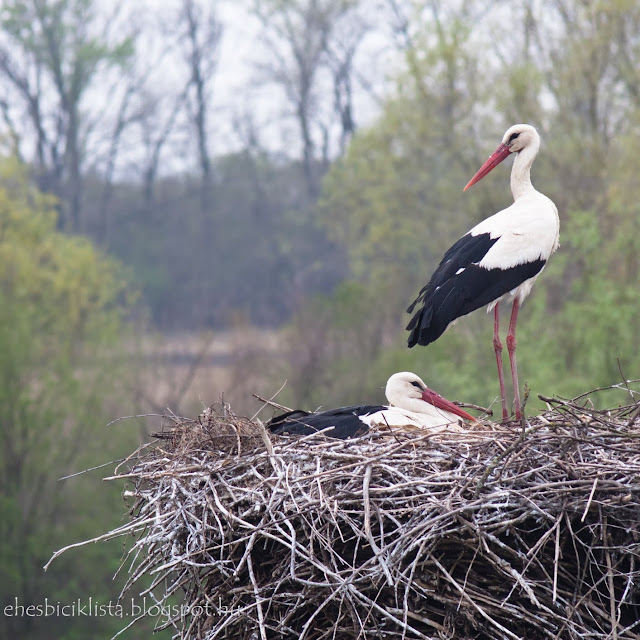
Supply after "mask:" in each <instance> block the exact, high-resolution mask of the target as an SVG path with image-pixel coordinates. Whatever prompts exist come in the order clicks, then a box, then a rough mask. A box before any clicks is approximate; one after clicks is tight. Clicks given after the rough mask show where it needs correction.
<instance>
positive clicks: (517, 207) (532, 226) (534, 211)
mask: <svg viewBox="0 0 640 640" xmlns="http://www.w3.org/2000/svg"><path fill="white" fill-rule="evenodd" d="M559 231H560V221H559V218H558V210H557V209H556V206H555V204H553V202H552V201H551V200H550V199H549V198H547V197H546V196H545V195H543V194H541V193H539V192H537V191H535V192H533V193H532V194H530V195H527V196H526V197H522V198H519V199H518V200H516V201H515V202H514V203H513V204H512V205H511V206H510V207H508V208H506V209H503V210H502V211H499V212H498V213H496V214H495V215H493V216H491V217H490V218H487V219H486V220H483V221H482V222H481V223H480V224H478V225H476V226H475V227H474V228H473V229H471V231H470V232H469V233H470V234H471V235H472V236H476V235H480V234H483V233H488V234H490V236H491V238H499V239H498V241H497V242H496V243H495V244H494V245H493V246H492V247H491V248H490V249H489V251H487V253H486V255H485V256H484V258H483V259H482V260H481V261H480V262H479V263H478V264H479V266H481V267H484V268H485V269H508V268H510V267H515V266H517V265H520V264H525V263H527V262H535V261H536V260H545V261H546V260H547V259H548V258H549V256H551V254H552V253H553V252H554V251H555V250H556V249H557V248H558V237H559Z"/></svg>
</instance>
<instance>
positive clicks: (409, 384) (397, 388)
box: [384, 371, 475, 422]
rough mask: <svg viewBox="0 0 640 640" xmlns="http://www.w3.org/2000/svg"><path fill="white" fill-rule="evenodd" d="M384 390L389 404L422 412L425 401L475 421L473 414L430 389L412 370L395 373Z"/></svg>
mask: <svg viewBox="0 0 640 640" xmlns="http://www.w3.org/2000/svg"><path fill="white" fill-rule="evenodd" d="M384 392H385V395H386V396H387V400H388V401H389V404H390V405H393V406H394V407H399V408H400V409H406V410H408V411H415V412H416V413H421V412H424V408H422V410H421V405H422V406H424V403H427V404H430V405H433V406H434V407H437V408H438V409H443V410H444V411H448V412H449V413H453V414H455V415H457V416H460V417H461V418H465V419H466V420H473V421H474V422H475V418H474V417H473V416H472V415H469V414H468V413H467V412H466V411H463V410H462V409H461V408H460V407H458V406H457V405H455V404H453V402H449V400H447V399H446V398H443V397H442V396H441V395H439V394H437V393H436V392H435V391H432V390H431V389H429V387H427V385H426V384H425V383H424V382H423V381H422V379H421V378H420V377H419V376H417V375H416V374H415V373H411V372H410V371H401V372H400V373H394V374H393V375H392V376H391V377H390V378H389V380H388V381H387V386H386V388H385V391H384Z"/></svg>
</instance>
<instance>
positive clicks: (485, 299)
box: [407, 124, 560, 419]
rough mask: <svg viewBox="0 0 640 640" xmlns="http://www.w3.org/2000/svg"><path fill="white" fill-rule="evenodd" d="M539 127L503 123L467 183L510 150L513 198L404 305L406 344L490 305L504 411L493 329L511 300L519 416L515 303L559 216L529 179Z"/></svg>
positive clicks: (426, 339) (430, 337) (552, 243)
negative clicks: (497, 138) (495, 142)
mask: <svg viewBox="0 0 640 640" xmlns="http://www.w3.org/2000/svg"><path fill="white" fill-rule="evenodd" d="M539 148H540V137H539V136H538V132H537V131H536V130H535V129H534V128H533V127H532V126H530V125H528V124H516V125H513V126H512V127H510V128H509V129H507V132H506V133H505V134H504V137H503V139H502V143H501V144H500V146H499V147H498V148H497V149H496V151H495V152H494V153H493V154H492V155H491V156H490V157H489V159H488V160H487V161H486V162H485V163H484V164H483V165H482V167H481V168H480V169H479V171H478V172H477V173H476V175H475V176H473V178H471V180H470V181H469V183H468V184H467V186H466V187H465V188H464V190H465V191H466V190H467V189H468V188H469V187H471V186H472V185H474V184H475V183H476V182H478V181H479V180H481V179H482V178H483V177H484V176H486V175H487V174H488V173H489V172H490V171H491V170H492V169H493V168H494V167H496V166H498V164H500V163H501V162H502V161H503V160H504V159H505V158H506V157H507V156H509V155H511V154H514V155H515V160H514V162H513V168H512V170H511V192H512V194H513V199H514V203H513V204H512V205H511V206H510V207H508V208H506V209H503V210H502V211H499V212H498V213H496V214H495V215H493V216H491V217H490V218H487V219H486V220H483V221H482V222H481V223H480V224H478V225H476V226H475V227H474V228H473V229H471V231H469V232H468V233H467V234H466V235H464V236H462V238H460V240H458V241H457V242H456V243H455V244H454V245H453V246H452V247H451V248H450V249H449V250H448V251H447V252H446V253H445V254H444V257H443V258H442V261H441V262H440V264H439V266H438V268H437V269H436V270H435V272H434V274H433V275H432V276H431V280H429V283H428V284H427V285H426V286H425V287H424V288H423V289H422V290H421V291H420V294H419V295H418V297H417V299H416V300H415V302H414V303H413V304H412V305H411V306H410V307H409V309H407V311H408V312H409V313H413V311H414V309H415V307H416V306H417V305H419V308H418V310H417V312H416V313H415V315H414V316H413V318H412V319H411V321H410V322H409V324H408V326H407V329H408V330H409V331H410V332H411V333H410V335H409V347H413V346H414V345H416V344H420V345H427V344H430V343H431V342H433V341H434V340H437V339H438V338H439V337H440V336H441V335H442V333H443V332H444V330H445V329H446V328H447V327H448V326H449V324H450V323H452V322H453V321H454V320H456V318H459V317H461V316H464V315H466V314H467V313H470V312H471V311H475V310H476V309H479V308H480V307H482V306H484V305H488V308H487V311H492V310H493V311H494V325H493V345H494V349H495V354H496V361H497V363H498V379H499V382H500V396H501V400H502V416H503V419H507V417H508V412H507V402H506V394H505V388H504V373H503V368H502V343H501V342H500V336H499V334H498V329H499V316H498V308H499V303H500V302H501V301H502V300H503V299H505V298H506V297H507V296H508V297H509V298H510V299H511V300H512V301H513V307H512V311H511V322H510V324H509V331H508V333H507V349H508V351H509V362H510V364H511V375H512V378H513V390H514V400H515V402H514V404H515V414H516V419H520V418H521V417H522V412H521V407H520V391H519V386H518V369H517V365H516V353H515V351H516V323H517V320H518V310H519V309H520V305H521V304H522V302H523V301H524V299H525V298H526V297H527V296H528V295H529V293H530V291H531V287H532V286H533V283H534V282H535V280H536V278H537V277H538V276H539V275H540V273H542V270H543V269H544V267H545V265H546V263H547V260H548V259H549V257H550V256H551V254H552V253H553V252H554V251H555V250H556V249H557V248H558V238H559V231H560V221H559V218H558V210H557V209H556V206H555V204H553V202H552V201H551V200H550V199H549V198H547V196H545V195H543V194H542V193H540V192H539V191H536V190H535V189H534V188H533V185H532V184H531V176H530V170H531V165H532V163H533V160H534V159H535V157H536V155H537V153H538V149H539Z"/></svg>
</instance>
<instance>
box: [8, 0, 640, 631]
mask: <svg viewBox="0 0 640 640" xmlns="http://www.w3.org/2000/svg"><path fill="white" fill-rule="evenodd" d="M134 5H135V6H134ZM0 78H1V82H0V156H1V158H0V274H1V275H0V382H1V384H0V436H1V438H2V448H1V450H0V451H1V452H0V478H1V479H2V484H1V486H2V493H1V494H0V530H1V534H2V535H0V540H1V542H0V591H1V592H2V598H1V599H0V602H1V603H2V606H3V611H4V607H5V605H6V604H7V603H8V604H12V603H13V602H14V598H16V597H17V598H18V599H19V600H20V602H21V603H22V604H25V605H27V604H29V603H35V604H40V603H43V602H44V598H45V597H46V598H48V599H49V601H53V602H62V603H69V602H72V601H75V600H76V599H77V598H80V597H82V598H88V596H92V597H93V598H94V600H97V601H100V602H108V601H110V600H111V601H114V602H115V599H116V597H117V595H118V593H119V585H120V584H121V582H120V581H119V578H116V579H115V580H114V579H113V577H114V574H115V571H116V568H117V566H118V563H119V558H120V548H119V547H118V545H115V546H113V545H111V546H101V545H97V546H91V547H88V548H85V549H82V550H77V551H75V552H73V553H71V554H67V555H65V556H62V557H61V558H60V559H58V560H56V561H55V562H54V563H53V564H52V565H51V568H50V569H49V571H48V572H47V573H46V574H44V573H43V572H42V566H43V564H44V563H45V562H46V561H47V560H48V558H49V557H50V555H51V553H52V552H53V551H54V550H56V549H57V548H59V547H61V546H64V545H65V544H68V543H71V542H75V541H78V540H82V539H86V538H90V537H93V536H95V535H98V534H99V533H101V532H102V531H104V530H106V529H107V528H111V527H113V526H117V525H118V524H119V523H120V522H121V520H122V515H121V514H122V507H121V497H120V491H121V487H111V486H104V483H102V482H101V480H100V478H101V477H102V475H105V473H104V469H102V470H98V471H96V472H92V473H89V474H84V475H81V476H79V477H75V478H71V479H68V480H63V481H59V478H62V477H63V476H66V475H68V474H72V473H74V472H77V471H80V470H82V469H85V468H89V467H92V466H95V465H99V464H101V463H104V462H108V461H109V460H117V459H119V458H122V457H125V456H126V455H128V454H129V453H130V452H131V451H132V450H133V449H134V448H135V446H137V444H139V443H140V442H144V440H145V438H146V437H147V430H148V429H150V428H155V427H157V426H158V424H159V423H158V422H155V423H154V422H150V421H147V422H145V423H143V422H139V421H136V420H129V421H122V422H118V423H115V424H113V425H110V426H108V427H107V426H106V425H107V424H108V423H109V422H110V421H111V420H113V419H115V418H117V417H119V416H125V415H135V414H146V413H155V414H162V413H163V412H164V411H165V410H166V409H167V408H170V409H171V410H172V411H174V412H175V413H176V414H187V415H193V414H194V413H196V412H198V411H199V410H200V409H201V408H202V407H203V406H205V405H208V404H210V403H212V402H214V401H217V400H219V399H220V398H221V397H222V398H224V400H225V401H227V402H230V403H231V406H232V408H233V409H234V410H235V411H236V412H237V413H243V414H246V415H249V416H251V415H253V414H254V412H255V411H257V410H258V408H259V407H260V405H259V403H258V402H257V401H255V399H253V398H252V396H251V394H252V393H254V392H255V393H258V394H260V395H262V396H267V397H270V396H271V395H273V394H274V393H275V392H276V391H278V389H280V387H281V386H282V385H283V383H285V381H286V384H285V385H284V388H283V389H282V391H281V392H280V394H279V395H278V401H279V402H281V403H283V404H287V405H290V406H300V407H302V408H307V409H313V408H316V407H318V406H325V407H328V406H334V405H337V404H341V403H347V404H352V403H358V402H378V401H382V400H383V395H382V389H383V387H384V383H385V382H386V379H387V377H388V376H389V375H390V374H391V373H393V372H395V371H399V370H404V369H408V370H412V371H415V372H416V373H419V374H420V375H422V376H423V377H424V378H425V380H426V381H427V383H428V384H430V385H431V386H432V387H433V388H435V389H437V390H438V391H440V392H441V393H443V394H445V395H447V396H449V397H450V398H452V399H458V400H463V401H467V402H475V403H479V404H482V405H484V406H488V405H493V406H494V407H495V401H496V396H497V383H496V375H495V373H494V367H495V363H494V356H493V350H492V347H491V330H492V323H491V321H490V319H489V318H487V317H486V316H485V314H484V313H482V312H478V313H477V314H473V315H472V316H470V317H468V318H465V319H463V320H462V321H460V322H459V323H458V324H457V325H456V327H455V328H454V329H453V330H451V331H448V332H447V333H446V334H445V335H444V336H443V337H442V338H441V339H440V340H438V342H436V343H435V344H433V345H430V346H429V347H428V348H422V349H421V348H417V349H412V350H408V349H407V348H406V334H405V331H404V326H405V324H406V322H407V320H408V316H407V315H406V313H405V308H406V307H407V305H408V304H409V303H410V302H411V301H412V300H413V298H414V297H415V295H416V293H417V291H418V290H419V288H420V287H421V286H422V285H423V284H424V283H425V281H426V279H427V278H428V277H429V275H430V274H431V272H432V271H433V269H434V268H435V267H436V266H437V263H438V261H439V259H440V257H441V256H442V254H443V252H444V250H445V249H446V248H447V247H448V246H450V244H451V243H452V242H454V241H455V240H456V239H457V238H458V237H460V235H462V234H463V233H464V232H466V230H468V229H469V228H470V227H471V226H473V225H474V224H476V223H477V222H479V221H480V220H481V219H483V218H485V217H487V216H488V215H491V214H492V213H494V212H496V211H498V210H499V209H501V208H503V207H505V206H507V205H508V204H509V203H510V201H511V194H510V192H509V189H508V168H504V167H501V168H500V169H498V170H497V171H495V172H494V173H493V174H492V175H491V177H490V178H488V179H486V180H484V181H483V182H481V183H480V184H479V185H478V186H476V187H474V188H473V189H472V190H471V191H470V192H467V193H462V187H463V186H464V185H465V184H466V182H467V181H468V179H469V178H470V177H471V176H472V175H473V173H474V172H475V171H476V169H477V168H478V167H479V166H480V164H481V163H482V162H483V160H484V159H485V158H486V157H487V156H488V154H489V153H490V152H491V151H493V150H494V148H495V147H496V146H497V144H498V142H499V140H500V138H501V136H502V134H503V132H504V131H505V130H506V128H507V127H508V126H510V125H511V124H513V123H516V122H528V123H531V124H534V125H535V126H536V127H537V128H538V130H539V131H540V133H541V135H542V138H543V146H542V152H541V154H540V156H539V158H538V160H537V161H536V163H535V165H534V169H533V181H534V184H535V185H536V186H537V187H538V189H540V190H541V191H542V192H544V193H545V194H547V195H548V196H549V197H550V198H552V199H553V200H554V201H555V202H556V204H557V206H558V209H559V212H560V219H561V248H560V250H559V251H558V253H557V254H556V255H555V256H554V257H553V259H552V260H551V261H550V263H549V266H548V267H547V269H546V270H545V273H544V275H543V276H542V277H541V278H540V280H539V281H538V283H537V284H536V286H535V289H534V292H533V295H532V296H531V298H530V299H529V300H528V301H527V303H526V307H525V311H524V312H523V313H522V316H521V324H520V325H519V334H518V337H519V351H518V354H519V363H520V373H521V378H522V380H523V381H524V380H526V381H527V383H528V384H529V385H530V387H531V389H532V393H531V398H530V400H529V405H528V410H529V411H535V410H536V409H538V408H539V407H540V406H541V404H540V402H539V401H538V400H537V395H538V394H546V395H560V396H573V395H576V394H578V393H581V392H584V391H587V390H589V389H592V388H595V387H598V386H601V385H610V384H613V383H618V382H621V381H622V379H623V376H626V377H627V378H640V355H639V350H638V342H639V338H640V320H639V318H640V286H639V284H640V283H639V279H640V278H639V275H640V274H639V270H640V178H639V174H640V155H639V154H638V139H639V135H640V5H639V4H638V2H636V1H635V0H606V1H604V0H601V1H598V0H580V1H577V0H509V1H507V0H493V1H492V0H468V1H465V0H457V1H453V2H448V1H447V2H445V1H444V0H442V1H439V0H234V1H231V0H218V1H217V2H214V1H212V0H166V1H165V2H162V3H158V2H149V3H147V4H145V3H125V2H122V3H117V2H109V3H103V2H97V0H5V1H4V2H3V3H2V5H1V6H0ZM505 326H506V325H505ZM261 416H262V417H265V418H267V417H269V416H268V412H266V411H265V412H263V414H261ZM112 467H113V465H111V466H109V467H106V470H107V471H106V473H110V470H111V468H112ZM128 622H129V620H128V619H125V620H124V624H127V623H128ZM124 624H123V620H121V619H114V618H109V617H104V618H95V617H84V618H83V617H73V618H63V617H53V618H38V617H33V618H30V617H27V616H22V617H11V616H6V615H3V616H1V617H0V636H2V637H20V638H25V639H40V638H51V637H57V638H64V639H65V640H71V639H74V638H86V637H94V638H98V637H105V638H106V637H110V636H111V635H112V634H113V633H115V632H116V631H117V630H118V629H119V628H120V627H122V626H124ZM150 628H151V624H147V625H146V626H145V625H143V626H142V627H140V628H138V629H137V630H136V629H135V628H134V629H132V630H130V631H128V632H127V634H128V635H126V636H125V637H131V638H136V637H148V635H149V630H150ZM167 637H168V636H167Z"/></svg>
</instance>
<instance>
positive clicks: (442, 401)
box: [422, 389, 476, 422]
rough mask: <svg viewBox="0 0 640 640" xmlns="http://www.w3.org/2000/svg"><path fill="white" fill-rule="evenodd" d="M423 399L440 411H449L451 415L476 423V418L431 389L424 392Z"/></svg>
mask: <svg viewBox="0 0 640 640" xmlns="http://www.w3.org/2000/svg"><path fill="white" fill-rule="evenodd" d="M422 399H423V400H424V401H425V402H428V403H429V404H432V405H433V406H434V407H437V408H438V409H442V410H444V411H449V413H453V414H455V415H457V416H460V417H461V418H464V419H465V420H472V421H473V422H476V418H474V417H473V416H472V415H470V414H468V413H467V412H466V411H464V410H463V409H461V408H460V407H459V406H458V405H456V404H453V402H449V400H447V399H446V398H443V397H442V396H441V395H440V394H439V393H436V392H435V391H432V390H431V389H425V390H424V391H423V392H422Z"/></svg>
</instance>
